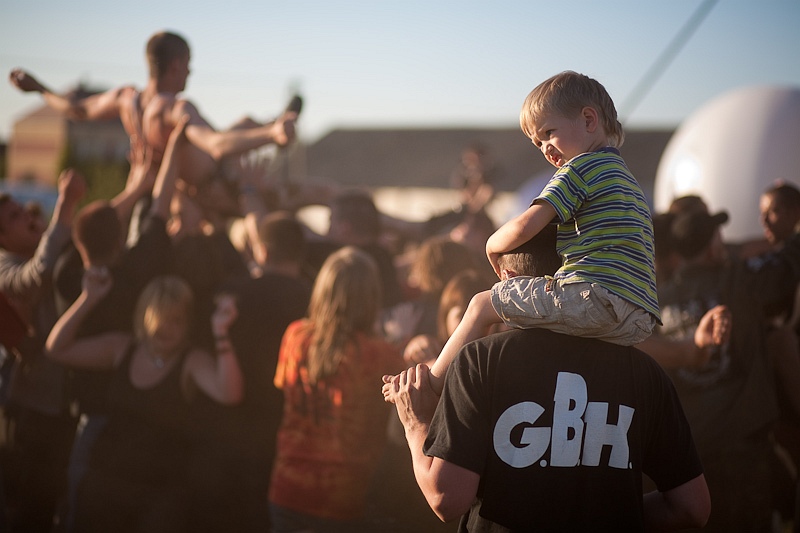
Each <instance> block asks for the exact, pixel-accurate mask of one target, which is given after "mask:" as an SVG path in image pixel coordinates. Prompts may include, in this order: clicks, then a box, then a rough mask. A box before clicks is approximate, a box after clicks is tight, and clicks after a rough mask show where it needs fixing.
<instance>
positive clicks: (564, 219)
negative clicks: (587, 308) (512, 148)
mask: <svg viewBox="0 0 800 533" xmlns="http://www.w3.org/2000/svg"><path fill="white" fill-rule="evenodd" d="M537 201H545V202H547V203H548V204H550V205H552V206H553V208H554V209H555V211H556V213H557V215H558V218H559V225H558V240H557V249H558V253H559V254H560V255H561V257H562V259H563V264H562V266H561V268H560V269H559V270H558V272H556V275H555V277H556V278H557V279H563V280H565V281H564V282H565V283H577V282H588V283H597V284H598V285H600V286H601V287H604V288H605V289H606V290H608V291H609V292H612V293H614V294H616V295H617V296H619V297H621V298H623V299H625V300H628V301H629V302H632V303H634V304H635V305H638V306H640V307H641V308H643V309H644V310H646V311H648V312H649V313H651V314H652V315H653V316H654V317H655V318H656V320H658V321H659V322H661V314H660V312H659V308H658V297H657V295H656V275H655V253H654V247H653V221H652V218H651V216H650V208H649V207H648V205H647V201H646V200H645V197H644V193H643V192H642V189H641V188H640V187H639V184H638V183H637V181H636V178H634V177H633V175H632V174H631V172H630V171H629V170H628V167H627V166H625V161H624V160H623V159H622V157H620V155H619V151H618V150H617V149H616V148H611V147H606V148H603V149H602V150H599V151H597V152H591V153H585V154H581V155H579V156H576V157H574V158H572V159H571V160H570V161H569V162H567V164H565V165H564V166H563V167H561V168H560V169H558V171H557V172H556V173H555V175H554V176H553V177H552V178H551V179H550V181H549V182H548V183H547V185H546V186H545V188H544V189H543V190H542V193H541V194H540V195H539V196H538V197H536V199H535V200H534V202H537Z"/></svg>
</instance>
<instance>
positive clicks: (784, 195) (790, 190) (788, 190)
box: [764, 181, 800, 210]
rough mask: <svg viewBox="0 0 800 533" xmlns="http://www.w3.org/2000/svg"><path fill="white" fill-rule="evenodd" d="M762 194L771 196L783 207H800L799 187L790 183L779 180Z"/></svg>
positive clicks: (794, 208) (795, 208)
mask: <svg viewBox="0 0 800 533" xmlns="http://www.w3.org/2000/svg"><path fill="white" fill-rule="evenodd" d="M764 196H772V197H773V198H774V199H775V200H777V201H778V205H780V206H781V207H783V208H785V209H791V210H797V209H800V189H798V188H797V187H795V186H794V185H792V184H791V183H786V182H784V181H779V182H778V183H776V184H774V185H771V186H770V187H769V188H768V189H767V190H765V191H764Z"/></svg>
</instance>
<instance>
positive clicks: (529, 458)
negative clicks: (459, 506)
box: [424, 329, 702, 531]
mask: <svg viewBox="0 0 800 533" xmlns="http://www.w3.org/2000/svg"><path fill="white" fill-rule="evenodd" d="M424 450H425V453H426V454H427V455H432V456H435V457H439V458H441V459H444V460H446V461H448V462H450V463H453V464H456V465H458V466H461V467H463V468H466V469H468V470H471V471H473V472H476V473H478V474H480V476H481V481H480V487H479V490H478V500H477V501H476V503H475V504H474V505H473V507H472V509H471V510H470V512H469V513H468V514H467V515H465V517H464V518H463V520H462V524H461V530H462V531H509V530H511V531H534V530H535V531H554V530H555V531H609V530H613V531H630V530H641V529H642V528H643V507H642V505H643V504H642V473H645V474H647V475H648V476H649V477H650V478H651V479H652V480H653V481H654V482H655V484H656V486H657V487H658V488H659V490H661V491H665V490H670V489H673V488H675V487H677V486H679V485H682V484H683V483H685V482H687V481H690V480H692V479H694V478H695V477H697V476H698V475H700V474H701V473H702V466H701V464H700V461H699V459H698V456H697V452H696V450H695V447H694V444H693V441H692V436H691V431H690V429H689V426H688V424H687V422H686V419H685V417H684V414H683V410H682V408H681V405H680V402H679V401H678V398H677V395H676V394H675V391H674V388H673V386H672V383H671V382H670V380H669V378H668V377H667V376H666V374H665V373H664V372H663V371H662V369H661V368H660V367H659V366H658V364H657V363H655V362H654V361H653V360H652V359H650V358H649V357H648V356H647V355H645V354H644V353H642V352H640V351H638V350H636V349H634V348H631V347H622V346H617V345H613V344H608V343H605V342H602V341H598V340H592V339H584V338H577V337H568V336H564V335H559V334H556V333H552V332H550V331H547V330H542V329H531V330H513V331H508V332H504V333H499V334H496V335H491V336H489V337H486V338H484V339H481V340H479V341H476V342H473V343H470V344H468V345H467V346H465V347H464V348H463V349H462V351H461V353H460V354H459V356H458V357H457V358H456V359H455V360H454V361H453V363H452V365H451V366H450V368H449V370H448V372H447V377H446V383H445V387H444V391H443V394H442V398H441V400H440V403H439V406H438V408H437V410H436V414H435V416H434V418H433V421H432V423H431V426H430V430H429V433H428V438H427V440H426V443H425V448H424ZM609 528H610V529H609Z"/></svg>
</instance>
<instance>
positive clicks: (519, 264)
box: [498, 224, 561, 277]
mask: <svg viewBox="0 0 800 533" xmlns="http://www.w3.org/2000/svg"><path fill="white" fill-rule="evenodd" d="M557 233H558V230H557V226H556V225H555V224H547V225H546V226H545V227H544V228H542V230H541V231H540V232H539V233H537V234H536V235H535V236H534V237H533V238H532V239H531V240H529V241H528V242H526V243H524V244H521V245H519V246H518V247H516V248H514V249H513V250H511V251H510V252H507V253H504V254H502V255H501V256H500V257H499V258H498V266H499V267H500V268H501V269H503V270H513V271H514V272H516V273H517V274H519V275H522V276H534V277H544V276H552V275H553V274H555V272H556V270H558V269H559V268H561V257H560V256H559V255H558V252H557V251H556V235H557Z"/></svg>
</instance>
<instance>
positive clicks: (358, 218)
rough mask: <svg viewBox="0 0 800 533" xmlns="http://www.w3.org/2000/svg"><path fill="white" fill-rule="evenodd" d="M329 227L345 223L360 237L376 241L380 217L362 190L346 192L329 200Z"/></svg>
mask: <svg viewBox="0 0 800 533" xmlns="http://www.w3.org/2000/svg"><path fill="white" fill-rule="evenodd" d="M330 210H331V225H337V224H342V223H346V224H349V225H350V228H351V230H352V231H353V232H354V233H355V234H357V235H360V236H362V237H366V238H369V239H376V238H378V236H379V235H380V233H381V217H380V213H379V212H378V208H377V207H376V206H375V201H374V200H373V199H372V196H370V194H369V193H367V192H366V191H362V190H357V189H353V190H347V191H344V192H342V193H340V194H338V195H337V196H336V197H334V198H333V200H331V203H330Z"/></svg>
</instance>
